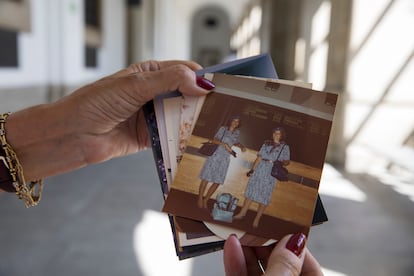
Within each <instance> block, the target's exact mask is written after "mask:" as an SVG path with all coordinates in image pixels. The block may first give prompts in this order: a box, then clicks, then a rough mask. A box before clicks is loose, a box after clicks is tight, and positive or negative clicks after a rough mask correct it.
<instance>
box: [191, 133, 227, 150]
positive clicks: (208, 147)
mask: <svg viewBox="0 0 414 276" xmlns="http://www.w3.org/2000/svg"><path fill="white" fill-rule="evenodd" d="M225 133H226V130H225V129H224V131H223V135H222V136H221V138H220V141H221V140H222V139H223V137H224V134H225ZM218 146H219V145H218V144H215V143H213V141H207V142H204V143H202V146H201V147H200V148H199V149H198V153H200V154H202V155H205V156H211V155H213V153H214V152H215V151H216V149H217V148H218Z"/></svg>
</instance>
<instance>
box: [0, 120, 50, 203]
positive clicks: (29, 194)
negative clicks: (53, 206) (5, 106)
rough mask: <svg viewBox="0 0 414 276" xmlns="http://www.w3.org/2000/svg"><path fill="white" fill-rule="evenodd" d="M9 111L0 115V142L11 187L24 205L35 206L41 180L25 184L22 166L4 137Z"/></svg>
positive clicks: (37, 200) (41, 186)
mask: <svg viewBox="0 0 414 276" xmlns="http://www.w3.org/2000/svg"><path fill="white" fill-rule="evenodd" d="M9 115H10V113H4V114H1V115H0V143H1V146H2V148H3V150H4V151H5V153H6V156H5V157H6V161H7V165H8V169H9V171H10V175H11V176H12V179H13V187H14V188H15V189H16V195H17V196H18V197H19V199H21V200H23V201H24V203H25V205H26V207H27V208H28V207H31V206H35V205H37V204H38V203H39V201H40V198H41V195H42V191H43V180H42V179H41V180H36V181H31V182H30V183H29V186H27V185H26V180H25V179H24V175H23V168H22V165H21V164H20V162H19V159H18V158H17V155H16V153H15V152H14V150H13V148H12V147H11V146H10V145H9V144H8V143H7V139H6V127H5V124H6V119H7V117H8V116H9Z"/></svg>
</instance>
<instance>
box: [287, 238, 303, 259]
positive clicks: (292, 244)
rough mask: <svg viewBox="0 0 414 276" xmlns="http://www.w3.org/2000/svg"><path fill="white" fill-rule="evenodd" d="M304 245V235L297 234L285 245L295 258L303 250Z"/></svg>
mask: <svg viewBox="0 0 414 276" xmlns="http://www.w3.org/2000/svg"><path fill="white" fill-rule="evenodd" d="M305 244H306V236H305V234H302V233H297V234H295V235H293V236H292V237H290V239H289V241H288V242H287V244H286V248H287V249H289V250H290V251H292V252H293V253H294V254H295V255H296V256H299V255H300V254H301V253H302V250H303V248H305Z"/></svg>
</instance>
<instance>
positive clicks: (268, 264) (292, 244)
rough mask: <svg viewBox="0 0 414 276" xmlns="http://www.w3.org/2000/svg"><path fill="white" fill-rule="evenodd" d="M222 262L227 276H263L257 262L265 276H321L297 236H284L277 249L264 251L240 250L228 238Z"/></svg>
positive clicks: (261, 248) (231, 237)
mask: <svg viewBox="0 0 414 276" xmlns="http://www.w3.org/2000/svg"><path fill="white" fill-rule="evenodd" d="M298 237H299V238H298ZM223 260H224V268H225V272H226V275H227V276H233V275H234V276H236V275H237V276H248V275H249V276H251V275H263V272H262V269H261V268H260V266H259V262H260V263H261V264H262V266H263V268H264V270H265V274H264V275H309V276H310V275H315V276H320V275H323V273H322V270H321V267H320V265H319V263H318V262H317V261H316V259H315V258H314V257H313V256H312V254H311V253H310V251H309V250H308V249H307V248H306V247H305V240H303V239H301V236H298V235H287V236H285V237H284V238H282V239H281V240H280V241H279V242H278V243H277V244H276V246H274V245H273V246H264V247H246V246H241V245H240V242H239V240H238V239H237V237H235V236H230V237H229V238H228V239H227V240H226V242H225V244H224V253H223Z"/></svg>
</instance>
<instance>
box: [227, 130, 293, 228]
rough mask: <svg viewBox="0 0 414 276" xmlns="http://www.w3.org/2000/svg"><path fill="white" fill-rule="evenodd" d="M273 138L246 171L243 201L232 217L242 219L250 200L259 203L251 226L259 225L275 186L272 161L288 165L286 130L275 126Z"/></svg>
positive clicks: (288, 154) (263, 146) (266, 142)
mask: <svg viewBox="0 0 414 276" xmlns="http://www.w3.org/2000/svg"><path fill="white" fill-rule="evenodd" d="M272 136H273V139H272V140H267V141H265V142H264V144H263V145H262V147H261V148H260V150H259V152H258V153H257V158H256V159H255V161H254V162H253V165H252V168H251V170H250V171H248V172H247V177H250V179H249V182H248V183H247V187H246V191H245V192H244V196H245V198H246V199H245V201H244V204H243V207H242V209H241V211H240V212H239V213H238V214H237V215H236V216H234V219H242V218H243V217H244V216H245V215H246V213H247V211H248V209H249V206H250V204H251V203H252V201H254V202H257V203H258V204H259V207H258V210H257V214H256V217H255V219H254V221H253V227H257V226H258V225H259V221H260V218H261V217H262V215H263V212H264V210H265V209H266V207H267V206H268V205H269V203H270V198H271V197H272V193H273V189H274V188H275V186H276V182H277V180H276V178H275V177H273V176H272V175H271V171H272V167H273V162H275V161H281V162H282V165H283V166H287V165H289V162H290V149H289V145H287V144H286V141H285V139H286V132H285V130H284V128H282V127H277V128H275V129H274V130H273V132H272Z"/></svg>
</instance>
